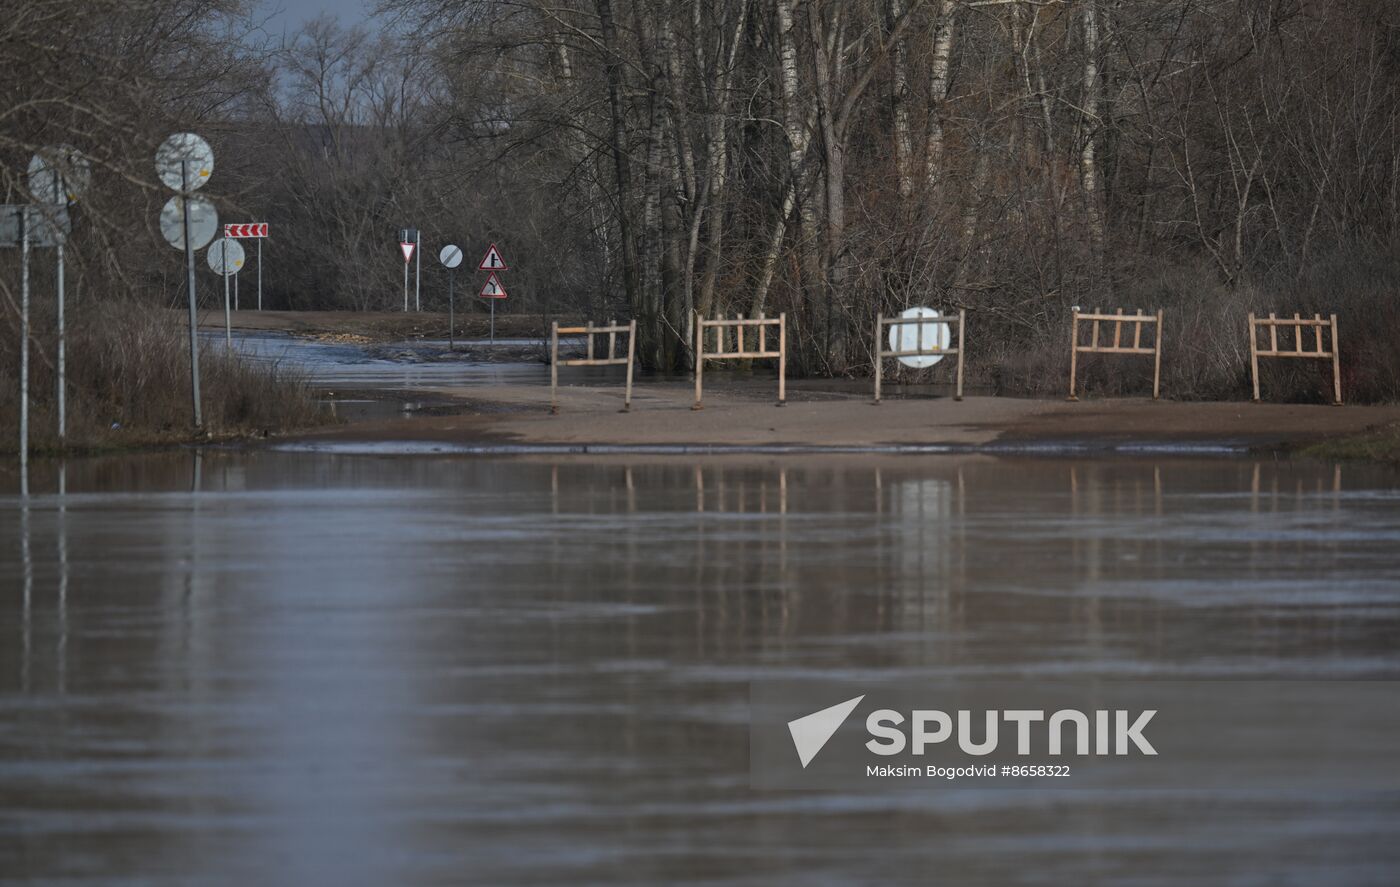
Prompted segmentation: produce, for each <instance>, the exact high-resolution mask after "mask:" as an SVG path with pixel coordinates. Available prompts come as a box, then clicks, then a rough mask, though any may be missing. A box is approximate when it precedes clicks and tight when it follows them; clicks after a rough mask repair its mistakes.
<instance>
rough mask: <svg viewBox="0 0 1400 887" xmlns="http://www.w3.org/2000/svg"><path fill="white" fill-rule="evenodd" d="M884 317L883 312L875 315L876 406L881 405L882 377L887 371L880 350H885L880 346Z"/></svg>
mask: <svg viewBox="0 0 1400 887" xmlns="http://www.w3.org/2000/svg"><path fill="white" fill-rule="evenodd" d="M884 319H885V316H884V315H883V314H877V315H875V351H874V355H875V406H877V407H878V406H879V405H880V382H881V379H880V377H881V376H882V375H883V374H884V371H885V360H884V358H883V357H881V356H880V352H881V351H883V350H884V349H883V348H882V347H881V346H880V333H882V332H884V329H883V327H884V323H882V321H883V320H884Z"/></svg>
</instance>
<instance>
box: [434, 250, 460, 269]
mask: <svg viewBox="0 0 1400 887" xmlns="http://www.w3.org/2000/svg"><path fill="white" fill-rule="evenodd" d="M438 261H439V262H441V263H442V264H443V265H445V266H446V267H448V268H456V267H457V266H458V265H460V264H462V248H461V247H460V246H451V245H448V246H444V247H443V248H442V252H440V253H438Z"/></svg>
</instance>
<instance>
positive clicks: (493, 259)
mask: <svg viewBox="0 0 1400 887" xmlns="http://www.w3.org/2000/svg"><path fill="white" fill-rule="evenodd" d="M476 270H478V271H509V270H510V266H508V265H507V264H506V260H505V259H503V258H501V251H500V250H498V249H496V244H494V243H493V244H491V248H490V249H488V250H487V251H486V255H485V257H483V258H482V260H481V264H480V265H477V266H476Z"/></svg>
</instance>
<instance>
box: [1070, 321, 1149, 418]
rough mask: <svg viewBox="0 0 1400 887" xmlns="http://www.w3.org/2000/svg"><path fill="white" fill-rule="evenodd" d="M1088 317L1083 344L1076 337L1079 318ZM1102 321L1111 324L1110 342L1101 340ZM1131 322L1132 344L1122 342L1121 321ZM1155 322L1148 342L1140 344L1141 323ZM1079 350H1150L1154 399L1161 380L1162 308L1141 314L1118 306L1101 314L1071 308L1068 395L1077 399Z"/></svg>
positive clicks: (1144, 352) (1088, 351)
mask: <svg viewBox="0 0 1400 887" xmlns="http://www.w3.org/2000/svg"><path fill="white" fill-rule="evenodd" d="M1081 320H1086V321H1089V322H1090V323H1091V324H1092V330H1093V332H1092V335H1091V337H1090V339H1089V344H1087V345H1085V344H1082V343H1081V342H1080V341H1079V322H1080V321H1081ZM1104 323H1111V324H1113V344H1112V345H1104V344H1101V335H1100V334H1101V330H1100V326H1101V325H1102V324H1104ZM1125 323H1131V324H1132V325H1133V344H1131V345H1124V344H1123V324H1125ZM1148 323H1155V324H1156V325H1157V334H1156V336H1155V338H1154V341H1153V344H1152V345H1151V346H1147V345H1143V344H1142V327H1143V325H1144V324H1148ZM1080 354H1150V355H1152V399H1153V400H1156V399H1157V398H1158V395H1159V394H1160V391H1161V382H1162V311H1161V309H1158V310H1157V313H1156V314H1144V313H1142V309H1141V308H1139V309H1138V310H1137V314H1124V313H1123V309H1122V308H1119V309H1118V313H1117V314H1100V313H1099V309H1097V308H1095V309H1094V310H1093V311H1092V312H1090V313H1088V314H1081V313H1080V312H1079V309H1078V308H1076V309H1075V310H1074V316H1073V322H1072V325H1071V327H1070V337H1069V399H1070V400H1072V401H1077V400H1079V397H1078V396H1077V395H1076V394H1075V380H1076V374H1077V372H1078V370H1079V355H1080Z"/></svg>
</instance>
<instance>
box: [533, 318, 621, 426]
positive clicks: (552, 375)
mask: <svg viewBox="0 0 1400 887" xmlns="http://www.w3.org/2000/svg"><path fill="white" fill-rule="evenodd" d="M560 333H563V334H564V335H566V336H576V335H578V334H580V333H582V334H583V335H585V336H587V337H588V356H587V357H585V358H575V359H574V360H560V359H559V334H560ZM604 333H607V334H608V356H607V357H605V358H604V357H596V356H595V354H594V345H593V337H594V336H601V335H603V334H604ZM618 333H626V334H627V356H626V357H616V356H615V355H616V354H617V334H618ZM636 356H637V321H636V320H631V321H629V322H628V323H627V325H626V326H620V325H618V323H617V322H616V321H612V320H610V321H608V325H607V326H594V325H593V324H592V323H591V322H590V323H588V324H586V325H585V326H566V327H561V326H559V321H557V320H556V321H555V322H554V323H552V324H550V327H549V411H550V412H551V413H558V412H559V367H561V366H566V367H611V366H623V365H624V364H625V365H626V367H627V394H626V395H625V397H624V400H623V403H622V412H624V413H626V412H628V411H630V410H631V409H632V366H633V363H634V361H635V358H636Z"/></svg>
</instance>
